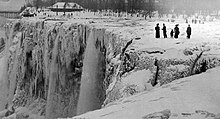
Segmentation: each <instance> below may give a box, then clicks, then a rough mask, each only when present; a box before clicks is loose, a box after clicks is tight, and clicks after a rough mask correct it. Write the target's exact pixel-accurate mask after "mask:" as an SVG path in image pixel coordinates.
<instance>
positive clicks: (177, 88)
mask: <svg viewBox="0 0 220 119" xmlns="http://www.w3.org/2000/svg"><path fill="white" fill-rule="evenodd" d="M80 13H81V12H76V13H75V14H76V16H73V18H72V19H66V18H65V17H61V16H60V18H56V20H58V21H53V18H54V17H50V18H46V19H47V21H46V22H45V24H47V25H48V26H49V25H50V23H54V22H65V24H66V29H67V28H69V27H68V23H69V24H72V23H79V24H80V23H86V24H87V25H89V26H93V27H95V28H100V29H102V28H103V29H105V30H106V31H105V33H107V32H109V33H112V34H117V36H114V35H112V34H111V35H112V37H117V40H118V41H115V42H123V43H124V42H128V41H130V40H131V39H133V43H132V45H130V46H129V47H128V49H127V51H128V52H140V53H143V52H147V53H146V54H144V55H147V56H150V57H156V58H158V59H182V60H188V59H190V58H191V57H193V56H195V55H196V54H199V53H200V51H203V50H205V51H206V52H205V53H204V54H205V55H206V56H207V57H214V56H218V57H220V52H219V49H220V40H219V37H220V36H219V35H220V33H219V28H220V23H219V21H214V22H207V23H205V24H192V25H191V27H192V30H193V33H192V34H193V35H192V38H191V39H186V34H185V30H186V27H187V26H188V24H186V23H184V22H183V21H181V20H178V21H179V22H178V24H179V27H180V32H181V35H180V38H179V39H172V38H167V39H164V38H160V39H155V38H154V35H155V31H154V27H155V24H156V23H160V25H162V23H165V24H166V25H167V28H168V29H169V30H170V29H171V28H173V27H174V26H175V24H177V22H176V23H172V22H166V21H165V20H163V19H161V20H157V19H147V20H144V19H143V18H133V19H124V18H113V17H110V20H109V19H108V18H109V17H101V16H93V17H91V18H88V17H89V16H87V15H88V14H89V13H84V14H81V15H84V16H80V15H79V14H80ZM90 15H91V14H90ZM39 18H42V16H39ZM23 20H24V21H25V20H27V21H28V22H31V20H32V21H34V22H36V21H37V20H38V19H36V18H26V19H23ZM41 20H43V19H41ZM59 20H60V21H59ZM39 21H40V20H39ZM64 27H65V26H64ZM100 29H99V30H100ZM169 30H168V36H169ZM96 35H97V36H93V37H99V36H103V35H100V34H98V33H97V34H96ZM161 35H162V31H161ZM90 37H91V36H90ZM91 39H92V38H91ZM100 39H101V38H100ZM100 39H99V40H100ZM93 40H94V41H91V40H90V42H91V43H93V42H95V39H93ZM61 41H65V40H63V39H62V40H61ZM14 42H15V43H16V42H17V41H16V39H15V41H14ZM90 42H88V43H90ZM56 44H58V40H56ZM89 45H91V47H88V49H87V52H89V53H87V56H85V57H86V58H87V57H88V59H86V60H84V61H85V62H86V63H87V65H89V66H91V67H92V68H93V67H96V69H95V70H94V69H92V68H91V67H88V68H87V67H83V68H84V71H85V72H83V74H84V78H85V81H86V80H87V78H88V77H89V76H90V77H89V78H91V77H92V79H96V80H93V81H91V82H92V83H93V85H89V84H90V83H89V82H87V84H86V85H85V86H83V87H89V89H94V87H95V86H96V85H97V84H96V85H94V84H95V83H96V81H97V80H98V79H99V78H100V77H98V75H96V74H95V73H96V71H97V70H98V69H99V67H98V64H99V60H101V59H100V58H99V57H98V55H99V54H98V53H97V52H95V51H94V49H95V48H94V46H93V45H94V44H89ZM122 47H123V46H121V47H120V48H122ZM186 49H189V50H195V51H197V50H198V53H195V52H194V53H195V54H193V55H192V56H191V55H189V56H186V55H185V54H184V51H185V50H186ZM57 50H58V49H56V48H55V49H54V51H53V53H54V55H53V56H54V57H55V56H57V55H58V52H57ZM68 50H69V49H68ZM12 51H13V49H12ZM112 56H113V55H112ZM54 59H55V58H54ZM67 59H68V58H67ZM119 59H120V55H118V56H116V57H114V58H113V59H112V60H111V63H112V64H115V65H118V64H121V62H120V61H119ZM1 60H3V59H1ZM90 60H92V61H94V62H93V63H91V61H90ZM0 62H1V61H0ZM1 63H3V64H4V62H3V61H2V62H1ZM86 63H85V64H86ZM0 66H2V65H0ZM0 68H4V67H0ZM168 68H169V69H171V70H172V69H179V70H183V69H185V67H184V65H175V66H170V67H168ZM5 69H6V68H5ZM57 70H58V65H57V63H56V60H54V61H53V62H52V67H51V70H50V71H51V72H50V75H51V76H50V80H54V79H56V78H57V77H58V76H57V75H58V74H57ZM99 70H100V69H99ZM0 71H1V70H0ZM87 71H88V72H89V73H87ZM219 71H220V68H216V69H212V70H208V71H207V72H206V73H204V74H200V75H196V76H192V77H188V78H184V79H179V80H177V81H174V82H172V83H171V84H167V85H164V86H162V87H159V88H152V87H151V86H150V85H148V84H147V82H148V81H149V79H150V78H151V75H152V74H151V72H150V71H149V70H140V71H134V72H129V73H128V74H125V75H126V76H124V77H123V78H122V79H121V81H122V88H121V87H120V88H121V90H120V91H122V92H123V89H125V88H127V87H128V86H131V85H137V88H138V89H137V91H138V92H142V91H144V92H142V93H139V94H136V95H134V96H131V97H128V98H122V99H120V100H118V101H116V102H112V103H110V104H108V105H107V106H106V107H104V108H103V109H100V110H96V111H94V112H89V113H86V114H83V115H81V116H79V117H83V118H84V117H85V118H91V119H99V118H100V119H101V118H102V119H138V118H143V117H145V116H146V115H148V114H151V113H154V112H160V111H163V110H166V109H169V110H171V116H172V118H173V119H174V118H182V113H195V112H196V111H197V110H204V111H208V112H210V113H214V114H217V113H219V112H220V102H219V100H220V96H219V91H220V84H219V83H220V82H219V79H218V78H217V77H218V74H219V73H220V72H219ZM87 74H89V75H88V76H86V75H87ZM0 76H2V75H1V74H0ZM97 77H98V78H97ZM115 79H116V78H115ZM56 80H57V79H56ZM61 80H64V79H61ZM114 82H115V83H117V80H113V83H114ZM1 84H2V83H1ZM2 85H3V84H2ZM49 86H51V87H52V88H50V87H49V89H50V90H49V92H50V93H51V95H49V96H48V101H47V102H48V103H47V105H48V107H47V112H48V113H50V112H51V113H50V114H51V115H50V116H51V117H53V116H55V113H54V112H60V111H63V110H59V109H58V108H60V107H58V106H57V105H58V104H56V101H53V98H54V97H55V96H54V94H53V92H54V91H55V86H56V82H55V81H51V82H50V84H49ZM90 86H91V87H90ZM110 86H111V84H110ZM110 86H109V87H110ZM117 86H118V85H117ZM123 86H124V87H123ZM97 87H98V86H97ZM113 87H114V86H113ZM110 88H111V87H110ZM148 88H149V90H148ZM95 89H96V88H95ZM1 90H2V89H1ZM96 90H98V89H96ZM145 90H147V91H145ZM82 91H85V93H84V94H83V97H82V100H80V101H82V102H81V105H83V106H84V108H85V107H86V106H87V107H88V108H92V107H93V106H90V105H92V104H91V103H90V102H89V100H86V98H87V96H91V97H92V98H94V100H95V99H96V98H95V97H94V95H93V93H96V92H93V93H90V92H91V91H92V90H91V91H88V92H87V90H82ZM97 92H98V91H97ZM95 101H97V100H95ZM95 101H94V103H96V102H95ZM55 104H56V105H55ZM99 104H100V103H99ZM54 110H58V111H54ZM85 110H86V111H87V109H82V112H84V111H85ZM53 111H54V112H53ZM79 113H81V110H80V112H79ZM176 115H177V117H176ZM192 116H195V118H198V117H197V116H201V115H196V114H195V115H192ZM193 118H194V117H193ZM202 118H203V117H201V118H200V119H202Z"/></svg>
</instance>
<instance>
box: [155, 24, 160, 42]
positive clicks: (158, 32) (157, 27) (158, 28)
mask: <svg viewBox="0 0 220 119" xmlns="http://www.w3.org/2000/svg"><path fill="white" fill-rule="evenodd" d="M155 30H156V38H160V27H159V23H158V24H157V26H156V27H155Z"/></svg>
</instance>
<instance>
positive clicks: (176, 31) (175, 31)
mask: <svg viewBox="0 0 220 119" xmlns="http://www.w3.org/2000/svg"><path fill="white" fill-rule="evenodd" d="M178 26H179V24H176V25H175V27H174V29H171V31H170V37H171V38H173V37H174V38H176V39H177V38H178V37H179V34H180V30H179V27H178ZM161 30H163V37H164V38H167V28H166V25H165V24H163V28H162V29H161ZM155 31H156V38H160V26H159V23H157V25H156V27H155ZM191 32H192V29H191V27H190V25H188V27H187V29H186V34H187V36H186V37H187V38H188V39H190V36H191Z"/></svg>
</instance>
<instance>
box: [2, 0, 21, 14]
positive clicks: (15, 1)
mask: <svg viewBox="0 0 220 119" xmlns="http://www.w3.org/2000/svg"><path fill="white" fill-rule="evenodd" d="M24 5H25V0H8V1H7V0H0V12H19V11H20V9H21V7H23V6H24Z"/></svg>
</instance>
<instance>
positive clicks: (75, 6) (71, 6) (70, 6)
mask: <svg viewBox="0 0 220 119" xmlns="http://www.w3.org/2000/svg"><path fill="white" fill-rule="evenodd" d="M65 5H66V8H67V9H82V7H81V6H80V5H79V4H77V3H74V2H68V3H65V2H57V3H56V4H54V5H53V6H52V8H64V6H65Z"/></svg>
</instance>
